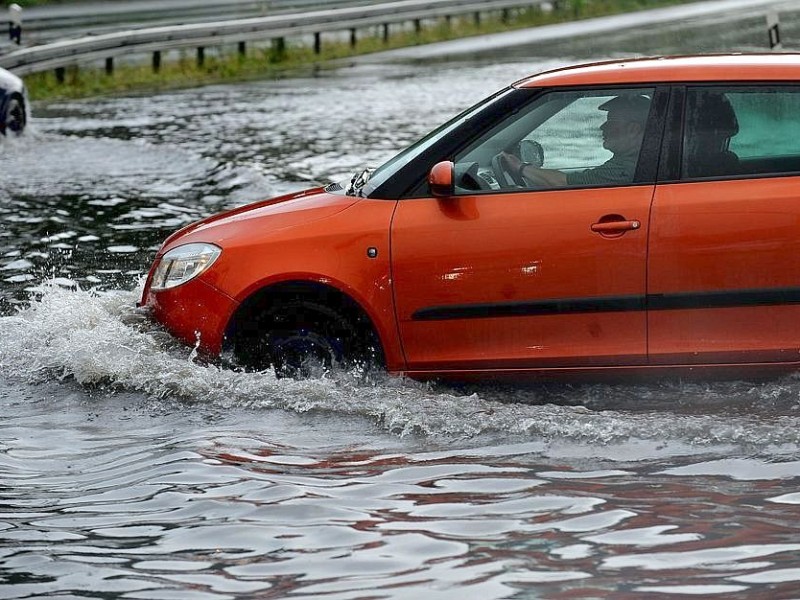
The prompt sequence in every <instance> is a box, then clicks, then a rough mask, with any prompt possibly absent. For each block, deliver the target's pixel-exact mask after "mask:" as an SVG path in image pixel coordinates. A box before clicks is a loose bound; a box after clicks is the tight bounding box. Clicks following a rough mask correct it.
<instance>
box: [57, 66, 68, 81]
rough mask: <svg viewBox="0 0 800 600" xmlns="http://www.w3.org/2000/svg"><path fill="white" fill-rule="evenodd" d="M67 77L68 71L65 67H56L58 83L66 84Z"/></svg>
mask: <svg viewBox="0 0 800 600" xmlns="http://www.w3.org/2000/svg"><path fill="white" fill-rule="evenodd" d="M66 75H67V70H66V69H65V68H64V67H56V81H57V82H58V83H64V79H65V78H66Z"/></svg>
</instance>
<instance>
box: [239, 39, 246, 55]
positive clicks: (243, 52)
mask: <svg viewBox="0 0 800 600" xmlns="http://www.w3.org/2000/svg"><path fill="white" fill-rule="evenodd" d="M239 56H241V57H242V58H244V57H245V56H247V43H246V42H239Z"/></svg>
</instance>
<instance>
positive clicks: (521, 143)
mask: <svg viewBox="0 0 800 600" xmlns="http://www.w3.org/2000/svg"><path fill="white" fill-rule="evenodd" d="M143 303H144V304H146V305H147V306H148V307H150V308H151V309H152V314H153V315H154V317H155V319H156V320H157V321H159V322H160V323H162V324H163V325H164V326H165V327H166V328H167V329H168V330H169V331H171V332H172V333H173V334H174V335H175V336H177V337H178V338H180V339H182V340H184V341H186V342H187V343H190V344H198V346H199V348H200V349H201V350H202V351H203V352H205V353H206V354H208V355H212V356H219V355H222V356H224V357H227V358H229V359H230V361H231V362H232V363H234V364H237V365H240V366H243V367H246V368H253V369H261V368H266V367H268V366H270V365H272V366H274V367H275V368H276V371H277V372H278V373H279V374H290V375H297V374H303V373H304V372H306V371H307V368H308V365H309V363H314V362H317V363H319V362H322V363H323V364H326V365H330V364H335V363H344V364H346V365H347V364H350V363H352V362H355V361H363V360H370V361H376V362H379V363H380V364H382V365H383V366H384V367H385V368H386V369H388V370H389V371H390V372H399V373H406V374H408V375H410V376H413V377H424V378H428V377H444V378H464V377H474V376H479V377H486V376H492V375H494V376H499V375H503V376H508V375H511V376H519V375H525V374H528V375H530V374H534V375H537V374H538V375H546V376H552V375H560V374H568V373H582V374H586V373H589V374H594V375H596V374H600V373H608V372H616V373H620V372H622V373H629V372H631V370H632V369H633V370H635V371H647V372H652V371H654V370H655V371H659V372H664V371H672V370H675V369H680V370H682V371H687V370H688V371H695V370H698V369H700V367H703V372H704V373H707V372H708V370H712V371H714V370H720V369H726V370H730V369H731V368H732V369H733V371H734V372H735V373H742V372H744V371H745V370H746V369H749V368H757V369H759V370H765V369H769V368H780V369H785V368H796V367H798V366H800V55H789V54H785V55H781V54H769V55H727V56H694V57H674V58H658V59H644V60H630V61H614V62H604V63H599V64H590V65H583V66H576V67H569V68H563V69H558V70H554V71H549V72H545V73H540V74H537V75H534V76H532V77H529V78H527V79H524V80H522V81H519V82H517V83H515V84H513V85H512V86H510V87H509V88H507V89H505V90H502V91H500V92H499V93H497V94H495V95H493V96H491V97H490V98H488V99H486V100H485V101H483V102H481V103H479V104H478V105H476V106H474V107H472V108H470V109H469V110H467V111H466V112H464V113H463V114H461V115H459V116H457V117H456V118H454V119H453V120H452V121H450V122H449V123H446V124H445V125H443V126H441V127H440V128H438V129H437V130H435V131H434V132H432V133H431V134H429V135H428V136H426V137H425V138H423V139H422V140H420V141H419V142H417V143H416V144H414V145H413V146H411V147H410V148H408V149H406V150H404V151H403V152H401V153H400V154H398V155H397V156H396V157H395V158H393V159H391V160H390V161H389V162H387V163H386V164H384V165H383V166H381V167H379V168H378V169H376V170H375V171H372V172H370V171H365V172H364V173H361V174H359V175H358V176H356V177H354V178H353V180H352V181H350V182H349V183H348V184H347V185H337V184H332V185H330V186H328V187H326V188H324V189H313V190H309V191H305V192H302V193H299V194H293V195H290V196H285V197H281V198H276V199H272V200H266V201H263V202H259V203H255V204H251V205H248V206H245V207H242V208H239V209H236V210H233V211H230V212H226V213H223V214H219V215H216V216H212V217H210V218H208V219H205V220H203V221H201V222H199V223H195V224H193V225H190V226H189V227H186V228H185V229H183V230H181V231H179V232H177V233H176V234H174V235H172V236H171V237H170V238H169V239H168V240H167V241H166V242H165V244H164V245H163V247H162V248H161V250H160V251H159V252H158V254H157V256H156V259H155V263H154V264H153V267H152V269H151V271H150V275H149V277H148V280H147V283H146V287H145V290H144V297H143Z"/></svg>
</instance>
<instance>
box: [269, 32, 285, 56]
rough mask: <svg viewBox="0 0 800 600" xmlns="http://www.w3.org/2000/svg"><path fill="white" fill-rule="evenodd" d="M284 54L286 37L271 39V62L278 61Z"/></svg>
mask: <svg viewBox="0 0 800 600" xmlns="http://www.w3.org/2000/svg"><path fill="white" fill-rule="evenodd" d="M285 56H286V39H285V38H282V37H279V38H275V39H274V40H272V58H271V60H272V61H273V62H279V61H281V60H283V59H284V57H285Z"/></svg>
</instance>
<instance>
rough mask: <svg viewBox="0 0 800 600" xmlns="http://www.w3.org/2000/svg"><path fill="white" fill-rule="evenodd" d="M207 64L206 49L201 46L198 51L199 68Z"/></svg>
mask: <svg viewBox="0 0 800 600" xmlns="http://www.w3.org/2000/svg"><path fill="white" fill-rule="evenodd" d="M204 64H206V49H205V48H203V47H202V46H200V47H199V48H198V49H197V66H198V67H202V66H203V65H204Z"/></svg>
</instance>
